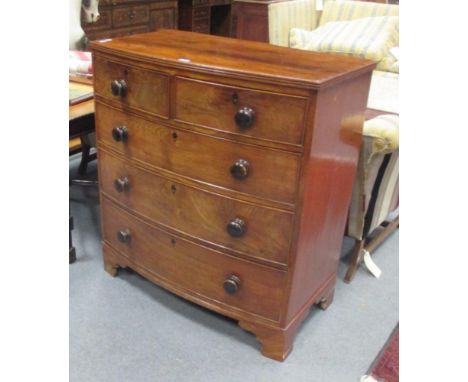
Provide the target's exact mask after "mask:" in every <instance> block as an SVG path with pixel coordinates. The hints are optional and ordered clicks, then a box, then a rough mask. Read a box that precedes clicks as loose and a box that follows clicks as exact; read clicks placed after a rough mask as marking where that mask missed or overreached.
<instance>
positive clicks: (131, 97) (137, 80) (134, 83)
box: [93, 56, 169, 118]
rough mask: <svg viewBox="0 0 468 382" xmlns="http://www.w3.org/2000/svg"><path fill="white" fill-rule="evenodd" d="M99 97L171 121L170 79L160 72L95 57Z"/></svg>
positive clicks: (94, 63) (95, 88)
mask: <svg viewBox="0 0 468 382" xmlns="http://www.w3.org/2000/svg"><path fill="white" fill-rule="evenodd" d="M93 60H94V62H93V68H94V91H95V93H96V95H98V96H101V97H105V98H107V99H109V100H111V101H112V102H116V103H117V104H119V105H121V106H122V107H127V106H130V107H132V108H136V109H141V110H144V111H146V112H150V113H153V114H156V115H158V116H160V117H163V118H168V117H169V78H168V77H167V76H166V75H164V74H161V73H159V72H155V71H152V70H145V69H142V68H136V67H132V66H129V65H124V64H120V63H117V62H113V61H108V60H106V59H104V58H102V57H100V56H94V57H93Z"/></svg>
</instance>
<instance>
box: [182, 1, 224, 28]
mask: <svg viewBox="0 0 468 382" xmlns="http://www.w3.org/2000/svg"><path fill="white" fill-rule="evenodd" d="M178 4H179V29H180V30H185V31H192V32H198V33H205V34H213V35H218V36H229V35H230V29H231V0H179V1H178Z"/></svg>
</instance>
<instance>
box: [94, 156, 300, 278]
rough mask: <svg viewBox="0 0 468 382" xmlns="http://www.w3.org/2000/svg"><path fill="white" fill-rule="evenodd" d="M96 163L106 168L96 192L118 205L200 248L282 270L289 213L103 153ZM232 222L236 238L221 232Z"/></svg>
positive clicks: (290, 223)
mask: <svg viewBox="0 0 468 382" xmlns="http://www.w3.org/2000/svg"><path fill="white" fill-rule="evenodd" d="M99 161H100V164H101V166H102V167H103V168H105V169H106V170H105V171H103V172H102V173H101V174H100V181H101V190H102V192H103V193H104V194H105V195H106V196H108V197H109V198H111V199H112V200H114V201H115V202H117V203H119V204H120V205H121V206H125V207H126V208H128V209H129V210H131V211H133V212H134V213H137V214H138V215H139V216H142V217H145V218H147V219H150V220H151V221H152V222H153V223H154V224H160V225H161V226H163V227H169V228H171V229H173V230H177V231H179V233H182V234H184V235H187V236H192V238H193V239H195V240H197V241H199V242H200V243H202V244H211V245H216V247H217V248H218V249H219V250H224V251H229V252H233V253H235V254H236V255H238V256H242V257H247V258H248V257H253V258H255V259H257V260H259V261H260V262H262V263H269V264H271V265H272V266H278V267H280V268H283V269H284V268H285V267H286V266H287V260H288V252H289V246H290V241H291V235H292V229H293V219H294V214H293V213H292V212H289V211H282V210H278V209H275V208H267V207H264V206H262V205H257V204H252V203H246V202H242V201H238V200H236V199H232V198H229V197H225V196H223V195H220V194H218V193H214V192H211V191H207V190H206V189H204V188H201V186H190V185H187V184H185V183H183V182H181V180H182V179H177V181H175V180H172V179H168V178H166V177H164V176H162V175H159V174H158V173H157V172H154V171H152V170H151V169H150V170H148V168H145V167H144V166H141V165H140V164H135V163H132V162H129V161H128V160H126V159H124V158H122V157H120V156H119V155H116V154H111V153H110V152H108V151H107V150H104V149H103V150H100V155H99ZM124 178H126V179H127V182H126V184H127V186H126V187H125V186H124V185H122V186H121V185H120V183H121V182H122V183H125V181H124V180H123V179H124ZM116 180H118V181H119V182H118V184H119V186H118V189H117V188H116V186H115V182H116ZM124 188H126V189H125V190H124ZM154 190H157V192H156V191H154ZM235 219H241V220H242V221H243V223H244V224H243V230H244V234H243V235H241V236H242V239H240V238H239V237H236V236H232V235H231V234H230V233H229V231H228V229H227V226H228V224H230V223H231V222H232V221H234V220H235ZM265 231H267V232H268V233H269V235H268V236H266V235H265V234H264V233H265Z"/></svg>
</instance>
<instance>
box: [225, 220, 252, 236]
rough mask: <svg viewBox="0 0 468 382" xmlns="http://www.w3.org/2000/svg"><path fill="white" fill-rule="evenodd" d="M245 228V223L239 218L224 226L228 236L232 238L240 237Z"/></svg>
mask: <svg viewBox="0 0 468 382" xmlns="http://www.w3.org/2000/svg"><path fill="white" fill-rule="evenodd" d="M246 228H247V227H246V225H245V222H244V221H243V220H242V219H240V218H235V219H233V220H231V221H230V222H229V223H228V225H227V226H226V229H227V231H228V233H229V235H231V236H232V237H241V236H242V235H243V234H244V233H245V231H246Z"/></svg>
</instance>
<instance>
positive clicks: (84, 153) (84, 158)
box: [78, 139, 91, 175]
mask: <svg viewBox="0 0 468 382" xmlns="http://www.w3.org/2000/svg"><path fill="white" fill-rule="evenodd" d="M90 151H91V148H90V147H89V146H88V145H87V144H86V143H85V142H84V141H83V139H81V162H80V166H79V167H78V174H80V175H85V174H86V170H87V168H88V162H89V161H90V155H89V152H90Z"/></svg>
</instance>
